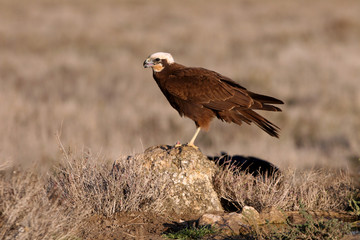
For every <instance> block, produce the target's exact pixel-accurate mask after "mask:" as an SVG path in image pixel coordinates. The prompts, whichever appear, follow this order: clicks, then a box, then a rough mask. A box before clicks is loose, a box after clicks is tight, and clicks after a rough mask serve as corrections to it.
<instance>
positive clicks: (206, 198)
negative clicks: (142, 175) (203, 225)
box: [137, 145, 223, 218]
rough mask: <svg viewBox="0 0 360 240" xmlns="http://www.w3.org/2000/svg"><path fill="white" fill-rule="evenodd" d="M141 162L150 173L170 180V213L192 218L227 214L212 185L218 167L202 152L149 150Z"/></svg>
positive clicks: (186, 148) (181, 148) (165, 148)
mask: <svg viewBox="0 0 360 240" xmlns="http://www.w3.org/2000/svg"><path fill="white" fill-rule="evenodd" d="M137 158H138V159H139V160H140V159H141V160H142V162H143V164H144V166H145V168H146V169H149V170H150V171H154V172H156V173H158V174H160V175H163V174H166V175H168V176H169V178H170V182H171V186H170V187H169V188H168V189H167V191H168V197H167V199H166V201H164V202H165V206H164V207H165V209H166V212H168V213H174V214H176V215H177V216H179V217H182V216H183V217H184V218H189V217H190V216H191V217H195V216H196V217H199V216H200V215H202V214H204V213H207V212H219V211H223V209H222V207H221V204H220V200H219V198H218V196H217V194H216V192H215V190H214V188H213V185H212V178H213V176H214V174H215V172H216V171H217V167H216V165H215V163H214V162H212V161H210V160H209V159H208V158H207V157H206V156H205V155H203V154H202V153H201V151H200V150H198V149H195V148H193V147H190V146H179V147H173V146H167V145H160V146H154V147H150V148H148V149H146V150H145V152H144V153H143V154H140V155H138V156H137Z"/></svg>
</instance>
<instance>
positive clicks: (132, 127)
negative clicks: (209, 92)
mask: <svg viewBox="0 0 360 240" xmlns="http://www.w3.org/2000/svg"><path fill="white" fill-rule="evenodd" d="M186 3H188V4H183V2H182V3H179V2H178V1H167V0H157V1H143V0H133V1H132V0H131V1H130V0H129V1H125V0H124V1H115V0H107V1H95V0H94V1H90V0H79V1H71V0H64V1H47V0H34V1H31V4H30V2H24V1H20V0H2V1H0V16H1V21H0V121H1V125H0V229H1V230H0V239H12V238H15V237H17V238H19V239H50V238H55V239H61V238H65V239H66V238H67V237H68V236H79V230H80V229H90V228H91V226H90V227H89V226H88V225H89V223H88V222H87V221H88V217H89V215H93V214H96V215H99V216H114V215H116V214H117V213H121V212H129V211H135V212H139V211H141V212H146V211H150V212H155V213H157V214H161V212H162V208H161V205H162V203H161V200H162V196H163V194H166V181H167V179H166V178H164V179H158V178H156V179H154V176H152V175H151V173H148V174H146V173H144V172H142V169H139V168H138V166H137V164H136V162H132V161H131V158H130V160H129V159H128V160H127V158H123V157H120V158H119V161H118V163H119V164H120V165H118V166H120V169H117V171H115V172H114V171H112V170H113V169H112V163H113V159H116V158H118V156H124V155H129V154H132V153H134V152H139V151H143V150H144V149H145V148H147V147H149V146H152V145H157V144H172V143H175V142H176V141H177V140H180V141H181V142H186V141H188V140H189V138H190V137H191V136H192V134H193V132H194V130H195V127H194V124H193V122H192V121H190V120H188V119H181V118H180V117H179V116H178V114H177V113H176V111H175V110H173V109H172V108H171V107H170V106H169V104H168V103H167V101H166V100H165V98H164V97H163V96H162V93H161V92H160V90H159V89H158V87H157V86H156V84H155V82H154V81H153V80H152V76H151V72H150V71H149V70H144V69H143V68H142V62H143V60H144V59H145V58H146V57H147V55H149V54H150V53H153V52H155V51H168V52H171V53H172V54H173V56H174V58H175V60H176V61H178V62H180V63H183V64H185V65H190V66H202V67H206V68H209V69H213V70H216V71H219V72H221V73H223V74H224V75H226V76H229V77H231V78H233V79H234V80H236V81H239V82H241V84H242V85H244V86H245V87H247V88H249V89H251V90H253V91H255V92H259V93H263V94H269V95H272V96H275V97H277V98H279V99H282V100H284V101H285V103H286V104H285V105H284V107H283V112H282V113H269V114H267V115H266V116H267V117H268V118H269V119H270V120H271V121H273V122H274V123H276V124H277V125H279V126H280V127H281V129H282V132H281V137H280V139H279V140H278V139H274V138H271V137H269V136H268V135H267V134H266V133H263V132H262V131H261V130H259V129H258V128H257V127H254V126H251V127H249V126H242V127H238V126H235V125H228V124H223V123H220V122H213V123H212V126H211V128H210V131H209V132H208V133H201V134H200V136H199V137H198V139H197V145H199V147H200V148H201V150H202V152H203V153H205V154H207V155H215V154H219V152H220V151H226V152H228V153H229V154H231V155H233V154H240V155H252V156H256V157H259V158H262V159H266V160H268V161H270V162H272V163H273V164H275V165H276V166H278V167H280V168H281V169H286V168H287V167H292V168H296V169H300V170H301V171H296V173H293V172H292V171H284V173H285V174H284V175H281V176H279V178H277V179H275V180H274V179H265V180H261V181H260V179H254V178H253V177H252V176H249V175H243V174H240V175H237V176H233V175H232V174H229V172H227V171H224V172H221V173H220V174H219V175H218V176H217V177H216V179H215V183H216V184H217V185H216V186H217V187H218V191H219V194H220V195H221V196H223V197H225V198H228V199H230V200H234V201H237V202H238V204H239V205H240V206H243V205H244V204H246V205H253V206H254V207H256V208H258V209H259V210H261V209H262V208H266V207H268V206H270V205H274V204H275V205H277V206H279V207H281V208H283V209H287V210H290V209H298V208H299V202H300V201H301V202H302V203H303V204H304V205H305V206H306V207H307V208H309V209H316V208H321V209H324V210H327V209H338V210H343V209H345V208H346V207H347V204H348V202H347V201H348V199H349V197H350V195H351V192H352V190H353V188H354V184H353V183H352V181H351V176H352V177H353V179H355V180H356V179H359V178H358V176H359V172H360V169H359V164H360V162H359V157H360V121H359V116H360V94H359V92H360V84H359V79H360V57H359V56H360V45H359V42H360V15H359V12H360V2H359V1H357V0H345V1H343V0H338V1H334V0H319V1H315V2H314V1H310V0H308V1H307V0H305V1H286V0H282V1H281V0H275V1H271V3H269V1H265V0H261V1H247V0H244V1H237V0H231V1H226V4H224V3H223V2H220V1H215V0H206V1H205V0H200V1H194V2H190V1H187V2H186ZM57 132H58V133H60V135H61V141H62V143H63V144H64V146H65V147H62V148H61V150H60V151H59V143H58V141H57V138H56V136H55V133H57ZM68 146H70V147H71V149H83V148H85V149H87V148H89V149H92V152H95V153H98V152H102V153H105V154H102V153H101V154H95V155H92V154H90V153H89V151H80V152H85V153H80V154H76V153H75V154H74V153H69V151H68V150H67V149H68ZM65 149H66V150H65ZM59 152H62V153H61V154H59ZM90 152H91V151H90ZM103 155H106V156H103ZM109 159H110V161H109ZM20 166H21V167H20ZM314 168H317V169H319V168H321V169H322V170H319V171H307V170H308V169H314ZM49 169H50V170H49ZM329 169H332V170H329ZM334 169H335V170H334ZM339 169H342V170H345V171H344V172H342V171H340V170H339ZM349 169H350V173H348V172H347V170H349ZM111 173H112V174H111ZM358 181H359V180H358ZM255 183H256V185H255ZM144 186H145V187H146V191H145V190H144V189H145V188H144ZM244 189H246V191H244ZM115 199H116V200H117V201H115ZM159 218H160V217H159ZM165 218H166V217H165ZM49 219H51V221H49ZM160 225H161V224H159V226H160ZM94 229H96V228H94ZM123 234H125V235H126V234H127V233H123ZM125 235H124V236H125ZM80 236H81V234H80ZM126 236H127V237H129V236H128V235H126ZM84 238H85V236H84ZM125 238H126V237H125Z"/></svg>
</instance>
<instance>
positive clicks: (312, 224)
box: [265, 203, 351, 240]
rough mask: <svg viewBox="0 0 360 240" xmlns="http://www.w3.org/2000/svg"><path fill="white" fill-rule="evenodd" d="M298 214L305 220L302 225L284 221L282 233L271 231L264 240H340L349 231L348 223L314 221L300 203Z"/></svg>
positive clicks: (332, 220) (333, 220) (323, 220)
mask: <svg viewBox="0 0 360 240" xmlns="http://www.w3.org/2000/svg"><path fill="white" fill-rule="evenodd" d="M300 206H301V208H300V210H299V212H300V214H301V215H302V216H303V218H304V219H305V222H304V223H301V224H293V223H291V222H290V220H289V219H287V221H286V225H287V226H286V227H285V228H284V230H283V231H278V229H277V230H275V229H273V230H272V231H271V234H269V235H268V236H265V239H282V240H295V239H304V240H310V239H311V240H318V239H340V238H342V237H343V236H344V235H345V234H348V233H349V232H350V230H351V226H350V224H349V223H344V222H342V221H339V220H338V219H330V220H326V219H321V220H316V219H314V218H313V216H312V215H311V214H310V213H308V212H307V211H306V210H305V208H304V206H303V205H302V203H300Z"/></svg>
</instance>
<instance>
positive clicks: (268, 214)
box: [261, 207, 288, 224]
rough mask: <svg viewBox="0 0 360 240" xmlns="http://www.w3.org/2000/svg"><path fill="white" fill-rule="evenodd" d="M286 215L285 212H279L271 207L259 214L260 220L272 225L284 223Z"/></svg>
mask: <svg viewBox="0 0 360 240" xmlns="http://www.w3.org/2000/svg"><path fill="white" fill-rule="evenodd" d="M287 217H288V215H287V214H286V212H285V211H281V210H279V209H277V208H274V207H271V208H269V209H264V210H263V211H262V212H261V219H262V220H263V222H264V223H274V224H281V223H285V222H286V219H287Z"/></svg>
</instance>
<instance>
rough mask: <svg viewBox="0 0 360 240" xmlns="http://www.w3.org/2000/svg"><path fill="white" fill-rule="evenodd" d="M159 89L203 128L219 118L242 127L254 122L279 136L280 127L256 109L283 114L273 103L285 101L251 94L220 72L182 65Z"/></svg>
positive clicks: (176, 106)
mask: <svg viewBox="0 0 360 240" xmlns="http://www.w3.org/2000/svg"><path fill="white" fill-rule="evenodd" d="M164 80H165V79H164ZM157 81H160V79H158V80H157ZM158 84H159V82H158ZM159 86H160V87H161V88H162V90H163V92H164V94H165V96H166V97H167V98H168V100H169V102H170V103H171V105H172V106H173V107H174V108H175V109H177V110H178V111H179V113H180V114H181V115H182V114H184V115H186V116H188V117H190V118H192V119H193V120H194V121H195V123H196V124H197V125H199V126H202V125H204V126H205V128H206V127H207V126H208V124H209V122H210V120H211V118H212V116H216V117H217V118H219V119H221V120H223V121H226V122H233V123H236V124H238V125H241V123H242V122H246V123H247V124H251V122H254V123H255V124H256V125H258V126H259V127H260V128H261V129H263V130H264V131H265V132H267V133H268V134H269V135H271V136H274V137H278V131H279V128H278V127H277V126H276V125H274V124H273V123H271V122H270V121H268V120H267V119H265V118H264V117H262V116H260V115H259V114H257V113H256V112H254V111H253V110H252V109H255V110H257V109H258V110H267V111H281V109H280V108H278V107H275V106H273V105H271V104H282V103H283V102H282V101H281V100H278V99H276V98H273V97H269V96H265V95H261V94H257V93H253V92H250V91H248V90H246V88H244V87H242V86H241V85H239V84H238V83H236V82H234V81H232V80H231V79H229V78H227V77H225V76H222V75H221V74H219V73H217V72H214V71H210V70H207V69H204V68H187V67H184V66H182V65H179V64H178V65H176V69H172V71H170V72H169V75H168V76H166V80H165V81H164V82H163V84H159ZM180 105H181V107H180ZM212 114H213V115H212ZM205 118H206V119H205ZM201 121H203V124H202V123H201Z"/></svg>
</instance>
